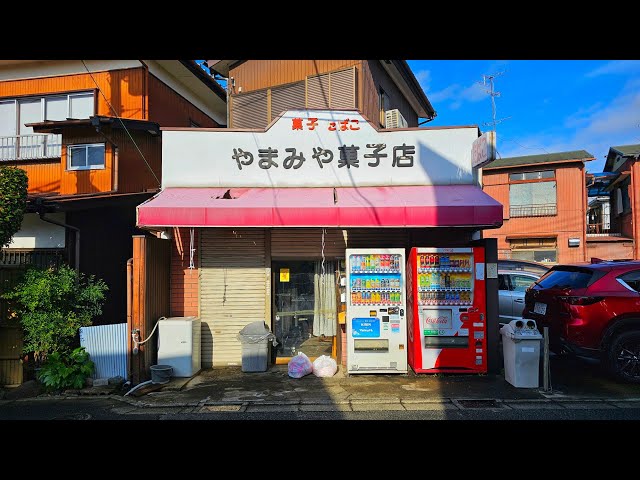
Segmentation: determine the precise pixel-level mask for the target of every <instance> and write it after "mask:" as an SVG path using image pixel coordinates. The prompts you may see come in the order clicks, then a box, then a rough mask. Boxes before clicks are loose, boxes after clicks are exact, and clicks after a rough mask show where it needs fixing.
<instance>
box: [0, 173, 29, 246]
mask: <svg viewBox="0 0 640 480" xmlns="http://www.w3.org/2000/svg"><path fill="white" fill-rule="evenodd" d="M28 183H29V180H28V177H27V172H25V171H24V170H22V169H21V168H17V167H0V248H3V247H5V246H7V245H9V243H10V242H11V238H12V237H13V235H14V234H15V233H16V232H17V231H18V230H20V225H22V218H23V217H24V211H25V209H26V208H27V186H28Z"/></svg>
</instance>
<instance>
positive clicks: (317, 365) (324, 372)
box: [313, 355, 338, 377]
mask: <svg viewBox="0 0 640 480" xmlns="http://www.w3.org/2000/svg"><path fill="white" fill-rule="evenodd" d="M337 371H338V364H337V363H336V361H335V360H334V359H333V358H331V357H329V356H328V355H321V356H319V357H318V358H316V359H315V360H314V362H313V374H314V375H315V376H316V377H333V376H334V375H335V374H336V372H337Z"/></svg>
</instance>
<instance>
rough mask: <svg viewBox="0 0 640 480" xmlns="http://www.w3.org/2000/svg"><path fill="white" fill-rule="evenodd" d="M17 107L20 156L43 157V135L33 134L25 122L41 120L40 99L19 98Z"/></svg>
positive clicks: (26, 157)
mask: <svg viewBox="0 0 640 480" xmlns="http://www.w3.org/2000/svg"><path fill="white" fill-rule="evenodd" d="M18 109H19V115H20V117H19V122H20V123H19V125H20V132H19V135H20V142H19V146H18V148H19V154H18V156H19V157H20V158H25V159H28V158H42V157H44V149H45V144H44V138H45V137H44V136H43V135H34V134H33V128H31V127H27V126H26V125H25V124H27V123H35V122H40V121H42V101H41V99H39V98H37V99H33V100H31V99H29V100H20V101H19V102H18Z"/></svg>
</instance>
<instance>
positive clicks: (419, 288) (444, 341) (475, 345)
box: [407, 247, 487, 373]
mask: <svg viewBox="0 0 640 480" xmlns="http://www.w3.org/2000/svg"><path fill="white" fill-rule="evenodd" d="M484 254H485V253H484V248H483V247H457V248H437V247H414V248H412V249H411V252H410V254H409V256H408V259H407V277H410V278H411V280H410V281H408V284H409V285H410V288H409V289H408V291H407V332H408V343H409V351H408V361H409V365H410V366H411V368H412V369H413V370H414V372H416V373H439V372H442V373H465V372H466V373H483V372H486V371H487V349H486V318H485V317H486V294H485V292H486V286H485V280H484V271H482V272H481V273H482V274H478V275H476V269H479V268H481V269H484Z"/></svg>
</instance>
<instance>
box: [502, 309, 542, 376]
mask: <svg viewBox="0 0 640 480" xmlns="http://www.w3.org/2000/svg"><path fill="white" fill-rule="evenodd" d="M500 333H501V334H502V352H503V355H504V378H505V380H506V381H507V382H509V383H510V384H511V385H513V386H514V387H519V388H537V387H538V386H539V384H540V374H539V368H540V343H541V340H542V335H540V332H538V328H537V326H536V322H535V321H534V320H513V321H511V322H509V323H507V324H506V325H505V326H503V327H502V328H501V329H500Z"/></svg>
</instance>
